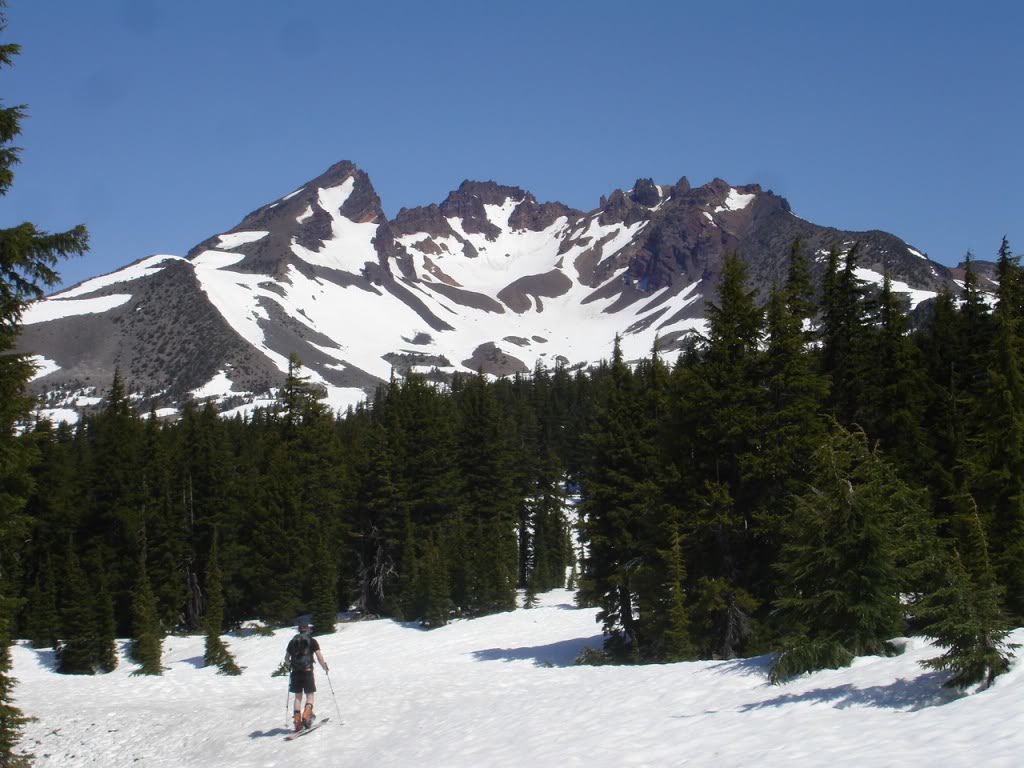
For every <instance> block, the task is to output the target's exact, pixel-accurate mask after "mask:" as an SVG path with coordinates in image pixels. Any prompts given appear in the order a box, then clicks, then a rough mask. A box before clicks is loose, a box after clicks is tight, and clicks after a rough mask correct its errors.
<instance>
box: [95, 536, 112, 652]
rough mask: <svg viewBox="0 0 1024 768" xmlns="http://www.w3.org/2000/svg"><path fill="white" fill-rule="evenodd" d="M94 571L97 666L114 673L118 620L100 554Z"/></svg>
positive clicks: (96, 558)
mask: <svg viewBox="0 0 1024 768" xmlns="http://www.w3.org/2000/svg"><path fill="white" fill-rule="evenodd" d="M92 571H93V573H94V574H95V576H94V584H93V589H94V590H95V596H96V598H95V605H96V651H95V658H96V666H97V667H98V668H99V669H100V670H101V671H103V672H113V671H114V669H116V668H117V640H116V638H117V618H116V616H115V613H114V598H113V596H112V595H111V594H110V579H109V577H108V575H107V569H106V567H105V566H104V558H103V557H102V556H101V555H100V554H99V553H98V552H97V553H96V554H95V556H94V557H93V562H92Z"/></svg>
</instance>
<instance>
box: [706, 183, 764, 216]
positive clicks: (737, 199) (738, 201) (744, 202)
mask: <svg viewBox="0 0 1024 768" xmlns="http://www.w3.org/2000/svg"><path fill="white" fill-rule="evenodd" d="M754 197H755V195H754V194H753V193H751V194H749V195H743V194H740V193H739V192H737V191H736V189H735V188H733V187H729V194H728V195H727V196H726V198H725V202H724V203H722V205H720V206H718V207H717V208H715V213H721V212H722V211H739V210H742V209H743V208H746V207H747V206H748V205H750V201H751V200H753V199H754Z"/></svg>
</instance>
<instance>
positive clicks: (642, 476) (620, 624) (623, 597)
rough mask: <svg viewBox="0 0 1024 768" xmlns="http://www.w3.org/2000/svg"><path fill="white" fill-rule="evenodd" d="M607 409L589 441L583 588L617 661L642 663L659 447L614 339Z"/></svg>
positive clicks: (582, 510)
mask: <svg viewBox="0 0 1024 768" xmlns="http://www.w3.org/2000/svg"><path fill="white" fill-rule="evenodd" d="M603 386H604V391H603V393H602V403H601V405H599V406H598V407H597V409H596V413H595V418H594V423H593V425H592V427H591V429H590V431H589V433H588V435H587V438H586V439H587V441H588V445H589V447H590V450H591V461H590V464H589V466H588V467H587V468H586V469H585V470H584V474H583V483H582V488H581V491H582V493H581V496H582V499H581V503H580V507H579V508H580V514H581V519H582V531H581V534H582V538H583V539H584V541H585V543H586V545H587V550H588V556H587V558H586V559H585V561H584V563H583V568H584V575H583V577H582V579H581V585H580V599H581V600H582V601H583V604H585V605H586V604H592V605H596V606H598V607H600V609H601V610H600V612H599V613H598V620H599V621H601V623H602V626H603V628H604V631H605V633H606V635H607V639H606V643H605V644H606V647H607V648H608V649H609V650H612V651H613V652H615V653H620V654H632V655H639V654H640V649H641V643H642V642H643V640H642V639H641V638H640V626H639V622H638V621H637V617H636V602H637V593H636V589H637V586H638V583H637V578H636V577H637V575H638V573H639V569H640V566H641V565H642V564H643V561H644V557H645V556H646V555H648V554H649V553H647V552H645V551H644V550H643V549H642V546H641V541H642V540H641V527H642V525H643V520H644V519H645V518H647V517H648V516H649V505H651V504H653V503H655V498H654V490H655V488H654V484H653V460H654V455H655V446H654V443H653V442H652V440H651V435H650V434H649V433H648V432H647V431H646V425H645V424H644V423H643V419H642V418H641V416H640V414H639V413H638V412H637V411H638V402H639V399H638V389H637V386H636V382H635V380H634V377H633V374H632V372H631V371H630V370H629V367H628V366H627V365H626V363H625V361H624V360H623V357H622V349H621V347H620V344H619V338H618V337H616V339H615V346H614V349H613V354H612V362H611V368H610V371H609V374H608V376H607V377H606V379H605V381H604V383H603Z"/></svg>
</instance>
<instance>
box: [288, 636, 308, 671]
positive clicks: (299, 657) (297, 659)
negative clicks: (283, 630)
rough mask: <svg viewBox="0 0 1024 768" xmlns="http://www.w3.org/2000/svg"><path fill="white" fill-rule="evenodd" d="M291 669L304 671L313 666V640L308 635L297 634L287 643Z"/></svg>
mask: <svg viewBox="0 0 1024 768" xmlns="http://www.w3.org/2000/svg"><path fill="white" fill-rule="evenodd" d="M288 655H289V656H290V657H291V663H292V671H299V672H304V671H306V670H307V669H312V668H313V640H312V638H311V637H310V636H309V635H302V634H298V635H296V636H295V637H293V638H292V639H291V641H290V642H289V643H288Z"/></svg>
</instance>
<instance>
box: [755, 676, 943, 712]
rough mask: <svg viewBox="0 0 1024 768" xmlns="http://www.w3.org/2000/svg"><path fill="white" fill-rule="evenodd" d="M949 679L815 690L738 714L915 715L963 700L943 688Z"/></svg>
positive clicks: (921, 678) (762, 703)
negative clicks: (826, 709) (854, 711)
mask: <svg viewBox="0 0 1024 768" xmlns="http://www.w3.org/2000/svg"><path fill="white" fill-rule="evenodd" d="M948 677H949V675H948V674H946V673H944V672H927V673H925V674H922V675H920V676H918V677H914V678H911V679H909V680H906V679H903V678H899V679H897V680H895V681H894V682H892V683H889V684H888V685H871V686H868V687H866V688H858V687H857V686H855V685H853V684H851V683H846V684H844V685H837V686H834V687H832V688H816V689H815V690H813V691H805V692H804V693H785V694H782V695H781V696H776V697H775V698H772V699H765V700H764V701H758V702H754V703H752V704H745V705H743V706H742V707H740V708H739V711H741V712H750V711H752V710H755V709H765V708H767V707H782V706H785V705H787V704H796V703H800V702H804V703H812V704H813V703H824V704H827V703H831V704H832V706H833V708H835V709H847V708H849V707H857V706H862V707H880V708H882V709H899V710H905V711H911V712H913V711H917V710H919V709H927V708H928V707H938V706H942V705H943V704H948V703H949V702H951V701H954V700H956V699H959V698H961V697H962V696H963V694H961V693H959V692H957V691H954V690H950V689H948V688H943V687H942V683H943V682H945V680H946V679H947V678H948Z"/></svg>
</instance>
